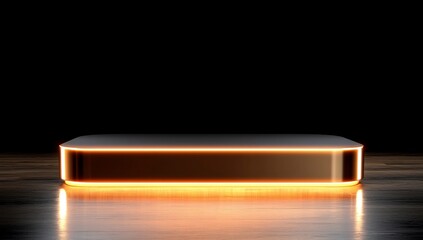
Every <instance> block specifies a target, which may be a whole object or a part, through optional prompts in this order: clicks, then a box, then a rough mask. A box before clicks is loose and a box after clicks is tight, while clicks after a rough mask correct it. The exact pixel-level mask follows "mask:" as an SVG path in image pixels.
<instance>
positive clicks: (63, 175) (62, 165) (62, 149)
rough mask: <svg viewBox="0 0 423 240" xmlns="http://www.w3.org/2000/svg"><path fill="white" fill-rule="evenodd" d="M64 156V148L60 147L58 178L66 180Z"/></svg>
mask: <svg viewBox="0 0 423 240" xmlns="http://www.w3.org/2000/svg"><path fill="white" fill-rule="evenodd" d="M65 163H66V154H65V148H63V147H60V177H61V178H62V180H66V164H65Z"/></svg>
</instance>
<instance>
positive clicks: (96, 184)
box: [65, 181, 359, 187]
mask: <svg viewBox="0 0 423 240" xmlns="http://www.w3.org/2000/svg"><path fill="white" fill-rule="evenodd" d="M65 183H66V184H67V185H70V186H76V187H88V186H90V187H166V186H168V187H215V186H222V187H231V186H234V187H303V186H304V187H307V186H316V187H317V186H319V187H345V186H354V185H356V184H358V183H359V181H349V182H76V181H65Z"/></svg>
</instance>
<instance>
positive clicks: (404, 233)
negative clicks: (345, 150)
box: [0, 154, 423, 239]
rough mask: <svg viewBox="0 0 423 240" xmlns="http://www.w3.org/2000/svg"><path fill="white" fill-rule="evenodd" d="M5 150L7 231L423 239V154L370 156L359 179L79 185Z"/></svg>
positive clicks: (4, 234)
mask: <svg viewBox="0 0 423 240" xmlns="http://www.w3.org/2000/svg"><path fill="white" fill-rule="evenodd" d="M58 176H59V173H58V156H57V155H41V154H37V155H0V213H1V214H0V234H1V236H0V239H422V237H423V156H398V155H397V156H395V155H366V156H365V179H364V181H363V183H362V184H361V185H359V186H356V187H351V188H335V189H334V188H332V189H327V188H283V189H275V188H268V189H254V188H225V189H216V188H209V189H198V188H197V189H181V188H180V189H169V188H167V189H166V188H128V189H110V188H96V189H92V188H91V189H84V188H70V187H66V186H63V185H62V183H61V181H60V180H59V178H58Z"/></svg>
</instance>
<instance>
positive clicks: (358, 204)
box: [354, 189, 363, 239]
mask: <svg viewBox="0 0 423 240" xmlns="http://www.w3.org/2000/svg"><path fill="white" fill-rule="evenodd" d="M354 220H355V221H354V222H355V233H356V236H359V239H362V234H363V190H362V189H359V190H358V191H357V193H356V195H355V219H354Z"/></svg>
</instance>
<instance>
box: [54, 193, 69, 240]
mask: <svg viewBox="0 0 423 240" xmlns="http://www.w3.org/2000/svg"><path fill="white" fill-rule="evenodd" d="M57 215H58V216H57V217H58V219H57V223H58V235H59V239H60V240H66V239H68V236H67V230H68V229H67V215H68V199H67V194H66V191H65V189H63V188H61V189H59V201H58V214H57Z"/></svg>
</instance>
